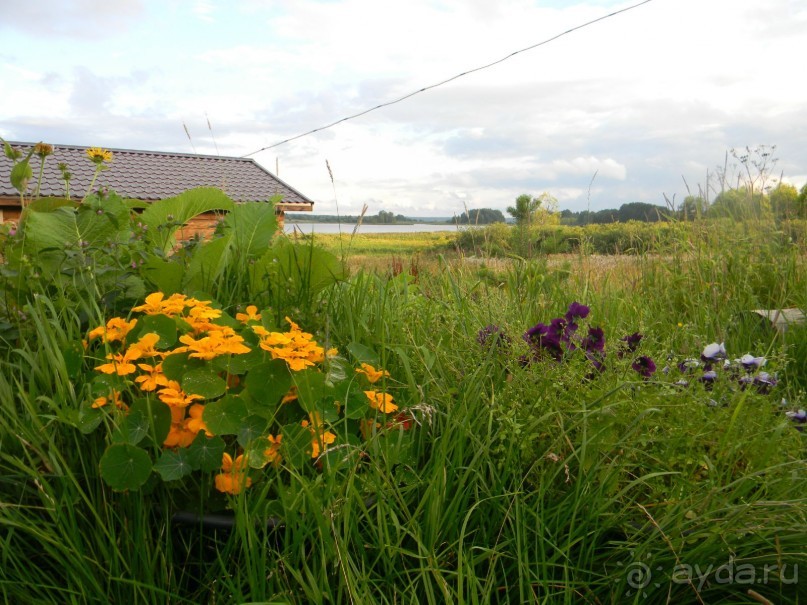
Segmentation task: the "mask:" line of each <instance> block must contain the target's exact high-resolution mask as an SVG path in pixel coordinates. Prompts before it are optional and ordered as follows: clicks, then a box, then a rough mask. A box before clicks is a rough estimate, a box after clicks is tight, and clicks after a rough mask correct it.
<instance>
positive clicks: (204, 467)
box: [188, 431, 224, 473]
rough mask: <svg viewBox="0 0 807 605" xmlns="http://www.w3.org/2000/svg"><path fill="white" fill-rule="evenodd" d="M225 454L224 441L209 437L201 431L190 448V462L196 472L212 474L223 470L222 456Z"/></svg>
mask: <svg viewBox="0 0 807 605" xmlns="http://www.w3.org/2000/svg"><path fill="white" fill-rule="evenodd" d="M223 453H224V440H223V439H221V438H220V437H207V435H206V434H205V432H204V431H199V434H198V435H196V439H194V440H193V443H192V444H191V445H190V447H188V461H189V462H190V463H191V466H192V467H193V469H194V470H197V469H198V470H200V471H202V472H205V473H211V472H213V471H217V470H219V469H220V468H221V456H222V454H223Z"/></svg>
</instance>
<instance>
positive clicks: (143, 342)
mask: <svg viewBox="0 0 807 605" xmlns="http://www.w3.org/2000/svg"><path fill="white" fill-rule="evenodd" d="M159 341H160V335H159V334H155V333H154V332H149V333H148V334H144V335H143V336H141V337H140V339H139V340H138V341H137V342H136V343H134V344H133V345H130V346H129V350H132V349H134V350H136V351H140V357H157V356H159V355H162V353H161V352H160V351H158V350H157V349H155V348H154V346H155V345H156V344H157V343H158V342H159Z"/></svg>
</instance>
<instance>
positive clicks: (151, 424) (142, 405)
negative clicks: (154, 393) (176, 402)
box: [129, 398, 171, 445]
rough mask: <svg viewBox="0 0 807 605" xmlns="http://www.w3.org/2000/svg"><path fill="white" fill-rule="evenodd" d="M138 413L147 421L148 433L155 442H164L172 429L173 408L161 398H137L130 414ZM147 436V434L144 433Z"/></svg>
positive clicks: (158, 443) (130, 409)
mask: <svg viewBox="0 0 807 605" xmlns="http://www.w3.org/2000/svg"><path fill="white" fill-rule="evenodd" d="M132 413H138V414H140V415H141V416H142V417H143V418H145V419H146V421H147V434H148V435H149V436H151V437H152V439H153V440H154V443H156V444H157V445H160V444H162V442H163V441H165V438H166V437H167V436H168V431H169V430H170V429H171V408H170V407H168V406H167V405H166V404H164V403H163V402H162V401H160V400H159V399H150V398H148V399H147V398H143V399H138V400H136V401H135V402H134V403H133V404H132V407H130V408H129V414H130V415H131V414H132ZM144 436H145V435H144Z"/></svg>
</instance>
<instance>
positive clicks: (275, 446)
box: [263, 435, 283, 466]
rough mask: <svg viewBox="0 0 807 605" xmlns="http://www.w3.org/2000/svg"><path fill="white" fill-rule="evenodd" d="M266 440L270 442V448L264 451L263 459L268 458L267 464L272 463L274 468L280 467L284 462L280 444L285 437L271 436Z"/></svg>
mask: <svg viewBox="0 0 807 605" xmlns="http://www.w3.org/2000/svg"><path fill="white" fill-rule="evenodd" d="M266 439H267V440H268V441H269V447H267V448H266V449H265V450H263V457H264V458H266V463H265V464H269V463H270V462H271V463H272V465H273V466H278V465H279V464H280V463H281V461H282V460H283V456H281V455H280V442H281V441H283V435H278V436H277V437H273V436H272V435H269V436H267V437H266Z"/></svg>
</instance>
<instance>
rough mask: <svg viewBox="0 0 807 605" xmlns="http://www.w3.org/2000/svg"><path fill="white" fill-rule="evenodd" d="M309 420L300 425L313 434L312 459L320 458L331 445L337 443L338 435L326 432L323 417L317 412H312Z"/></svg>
mask: <svg viewBox="0 0 807 605" xmlns="http://www.w3.org/2000/svg"><path fill="white" fill-rule="evenodd" d="M308 417H309V418H310V419H311V422H309V421H308V420H303V421H302V422H301V423H300V424H302V425H303V426H304V427H306V428H308V431H309V432H310V433H311V457H312V458H319V454H320V452H321V451H324V450H325V449H326V448H327V447H328V446H329V445H330V444H331V443H333V442H334V441H336V435H334V434H333V433H332V432H331V431H326V430H325V426H324V425H323V424H322V417H321V416H320V415H319V414H318V413H317V412H311V413H310V414H309V415H308Z"/></svg>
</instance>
